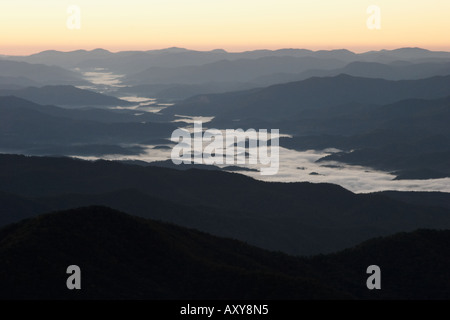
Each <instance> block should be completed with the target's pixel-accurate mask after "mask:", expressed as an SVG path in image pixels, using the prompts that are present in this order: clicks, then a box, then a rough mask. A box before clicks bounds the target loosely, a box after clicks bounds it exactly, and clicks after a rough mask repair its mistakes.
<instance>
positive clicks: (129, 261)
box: [0, 206, 450, 300]
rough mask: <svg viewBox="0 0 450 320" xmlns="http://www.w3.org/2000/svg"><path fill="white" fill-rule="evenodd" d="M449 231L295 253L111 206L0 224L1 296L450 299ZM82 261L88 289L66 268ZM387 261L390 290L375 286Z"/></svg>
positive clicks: (385, 281) (384, 282)
mask: <svg viewBox="0 0 450 320" xmlns="http://www.w3.org/2000/svg"><path fill="white" fill-rule="evenodd" d="M449 248H450V231H432V230H419V231H415V232H413V233H402V234H397V235H394V236H390V237H387V238H380V239H374V240H370V241H368V242H365V243H363V244H361V245H359V246H357V247H355V248H353V249H348V250H346V251H343V252H340V253H337V254H332V255H321V256H315V257H310V258H305V257H293V256H288V255H285V254H282V253H276V252H269V251H265V250H262V249H258V248H256V247H252V246H249V245H247V244H245V243H243V242H239V241H235V240H229V239H224V238H218V237H214V236H211V235H208V234H205V233H201V232H198V231H195V230H190V229H185V228H182V227H178V226H175V225H171V224H166V223H161V222H156V221H153V220H146V219H142V218H137V217H132V216H129V215H126V214H124V213H121V212H118V211H115V210H112V209H109V208H106V207H98V206H95V207H85V208H80V209H72V210H69V211H64V212H56V213H51V214H45V215H41V216H38V217H35V218H32V219H27V220H24V221H22V222H20V223H17V224H12V225H9V226H7V227H4V228H2V229H0V284H1V285H0V298H2V299H154V300H157V299H233V300H240V299H246V300H247V299H448V298H449V296H450V271H449V270H450V268H449V267H450V258H449V257H450V252H449ZM73 264H76V265H78V266H79V267H80V268H81V290H72V291H70V290H68V289H67V287H66V279H67V278H68V277H69V275H68V274H66V269H67V267H68V266H69V265H73ZM373 264H376V265H379V266H380V267H381V270H382V276H381V279H382V282H381V283H382V289H381V290H372V291H371V290H368V289H367V287H366V279H367V277H368V276H369V275H368V274H366V269H367V267H368V266H369V265H373Z"/></svg>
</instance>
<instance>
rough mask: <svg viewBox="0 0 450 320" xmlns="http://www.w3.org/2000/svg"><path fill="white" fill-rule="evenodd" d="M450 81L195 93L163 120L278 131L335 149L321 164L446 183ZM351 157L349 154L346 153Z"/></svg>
mask: <svg viewBox="0 0 450 320" xmlns="http://www.w3.org/2000/svg"><path fill="white" fill-rule="evenodd" d="M449 88H450V77H449V76H436V77H432V78H427V79H420V80H402V81H389V80H383V79H369V78H359V77H352V76H349V75H339V76H336V77H324V78H310V79H307V80H304V81H299V82H291V83H287V84H280V85H274V86H270V87H266V88H262V89H253V90H247V91H240V92H230V93H225V94H214V95H199V96H196V97H193V98H190V99H187V100H184V101H182V102H179V103H177V104H176V105H175V106H173V107H170V108H167V109H166V110H164V111H163V112H164V113H166V114H172V115H173V114H188V115H204V116H205V115H208V116H215V118H214V120H213V122H212V123H211V124H209V125H210V126H211V127H218V128H229V127H231V128H234V127H239V128H244V129H246V128H279V129H280V130H281V132H283V133H289V134H291V135H293V138H282V139H281V142H280V143H281V145H282V146H284V147H288V148H293V149H297V150H308V149H316V150H317V149H318V150H321V149H325V148H337V149H340V150H342V151H344V152H343V153H338V154H333V155H331V156H329V157H327V158H325V159H323V160H333V161H341V162H346V163H350V164H357V165H363V166H369V167H374V168H376V169H380V170H385V171H390V172H394V174H396V175H397V176H398V178H399V179H429V178H442V177H449V176H450V171H449V168H450V166H449V163H450V129H449V126H448V125H447V124H448V121H449V120H450V99H449V96H450V89H449ZM350 151H353V152H350Z"/></svg>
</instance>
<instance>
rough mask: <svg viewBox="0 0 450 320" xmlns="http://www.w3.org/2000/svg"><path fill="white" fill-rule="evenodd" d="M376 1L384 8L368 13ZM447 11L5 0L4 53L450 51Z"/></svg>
mask: <svg viewBox="0 0 450 320" xmlns="http://www.w3.org/2000/svg"><path fill="white" fill-rule="evenodd" d="M73 6H75V8H76V9H79V15H78V14H77V10H71V8H72V9H73ZM371 6H376V7H377V8H379V11H370V12H368V11H367V10H368V8H369V7H371ZM378 13H379V14H378ZM449 15H450V1H448V0H427V1H424V0H126V1H122V0H120V1H114V0H1V1H0V54H16V55H20V54H31V53H35V52H39V51H43V50H48V49H55V50H62V51H69V50H76V49H87V50H90V49H95V48H104V49H107V50H110V51H123V50H150V49H161V48H167V47H183V48H189V49H196V50H212V49H218V48H222V49H225V50H227V51H245V50H255V49H263V48H266V49H280V48H308V49H313V50H319V49H340V48H347V49H350V50H352V51H355V52H364V51H369V50H379V49H393V48H399V47H422V48H427V49H431V50H443V51H450V41H449V40H450V39H449V35H450V19H449V18H448V17H449ZM378 18H379V19H378ZM368 20H369V25H370V28H369V26H368ZM378 22H379V23H378ZM78 23H79V24H78ZM375 26H377V27H379V28H377V27H375ZM78 27H79V28H78Z"/></svg>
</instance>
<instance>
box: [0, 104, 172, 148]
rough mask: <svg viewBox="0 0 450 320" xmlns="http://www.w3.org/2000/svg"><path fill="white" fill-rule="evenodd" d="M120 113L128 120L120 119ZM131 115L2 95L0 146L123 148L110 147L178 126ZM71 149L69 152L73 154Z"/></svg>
mask: <svg viewBox="0 0 450 320" xmlns="http://www.w3.org/2000/svg"><path fill="white" fill-rule="evenodd" d="M102 116H104V117H105V118H104V119H102V120H101V121H98V120H97V121H95V120H92V119H95V118H98V117H102ZM118 117H123V118H124V119H125V120H123V121H118V120H120V119H118ZM130 117H132V115H129V114H128V115H127V114H125V115H120V114H115V113H114V112H110V111H106V112H105V111H103V110H95V109H93V110H76V111H74V110H64V109H61V108H57V107H52V106H41V105H37V104H35V103H32V102H29V101H27V100H23V99H20V98H16V97H12V96H11V97H1V98H0V148H1V149H2V150H3V151H5V150H9V152H25V153H32V154H58V152H57V151H58V150H79V151H81V150H84V151H83V153H86V151H87V150H92V152H94V154H95V153H98V152H100V150H101V149H99V150H97V151H95V148H93V146H92V145H97V147H99V146H100V145H102V146H103V147H102V148H103V149H102V150H104V151H106V150H121V149H120V148H117V147H116V148H115V149H111V145H115V146H117V145H122V144H127V145H128V144H139V143H140V142H145V141H148V140H151V139H157V138H166V137H169V136H170V134H171V133H172V131H173V130H174V129H175V128H176V126H175V125H173V124H171V123H158V122H145V121H131V120H130ZM148 119H149V118H148ZM140 120H145V117H144V118H142V119H140ZM86 145H90V146H86ZM83 146H84V147H83ZM62 147H63V148H62ZM80 148H82V149H80ZM108 148H109V149H108ZM45 150H48V152H49V153H46V152H44V151H45ZM51 150H53V151H51ZM127 150H128V151H126V153H125V154H129V153H130V152H131V154H134V153H135V151H136V150H137V149H135V148H134V149H133V148H130V147H127ZM133 150H134V151H133ZM72 152H73V151H71V153H69V154H74V153H72ZM64 154H66V153H64ZM75 154H76V153H75Z"/></svg>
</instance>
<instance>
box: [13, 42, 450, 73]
mask: <svg viewBox="0 0 450 320" xmlns="http://www.w3.org/2000/svg"><path fill="white" fill-rule="evenodd" d="M264 57H296V58H302V57H313V58H319V59H337V60H341V61H346V62H347V63H350V62H353V61H367V62H380V63H391V62H395V61H398V60H406V61H411V62H420V61H422V62H431V61H435V62H436V61H443V60H449V59H450V54H449V53H448V52H433V51H429V50H424V49H420V48H401V49H396V50H380V51H371V52H367V53H361V54H355V53H353V52H351V51H348V50H345V49H341V50H319V51H312V50H307V49H280V50H254V51H245V52H227V51H225V50H222V49H217V50H211V51H195V50H188V49H183V48H167V49H162V50H149V51H122V52H117V53H112V52H109V51H107V50H104V49H95V50H92V51H86V50H76V51H71V52H61V51H54V50H48V51H43V52H40V53H37V54H33V55H30V56H9V57H4V59H5V58H6V59H12V60H17V61H26V62H30V63H42V64H47V65H58V66H61V67H64V68H68V69H72V68H76V67H77V68H107V69H109V70H111V71H114V72H118V73H122V74H133V73H137V72H139V71H142V68H143V67H144V68H150V67H180V66H201V65H204V64H208V63H214V62H218V61H221V60H229V61H233V60H238V59H258V58H264Z"/></svg>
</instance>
